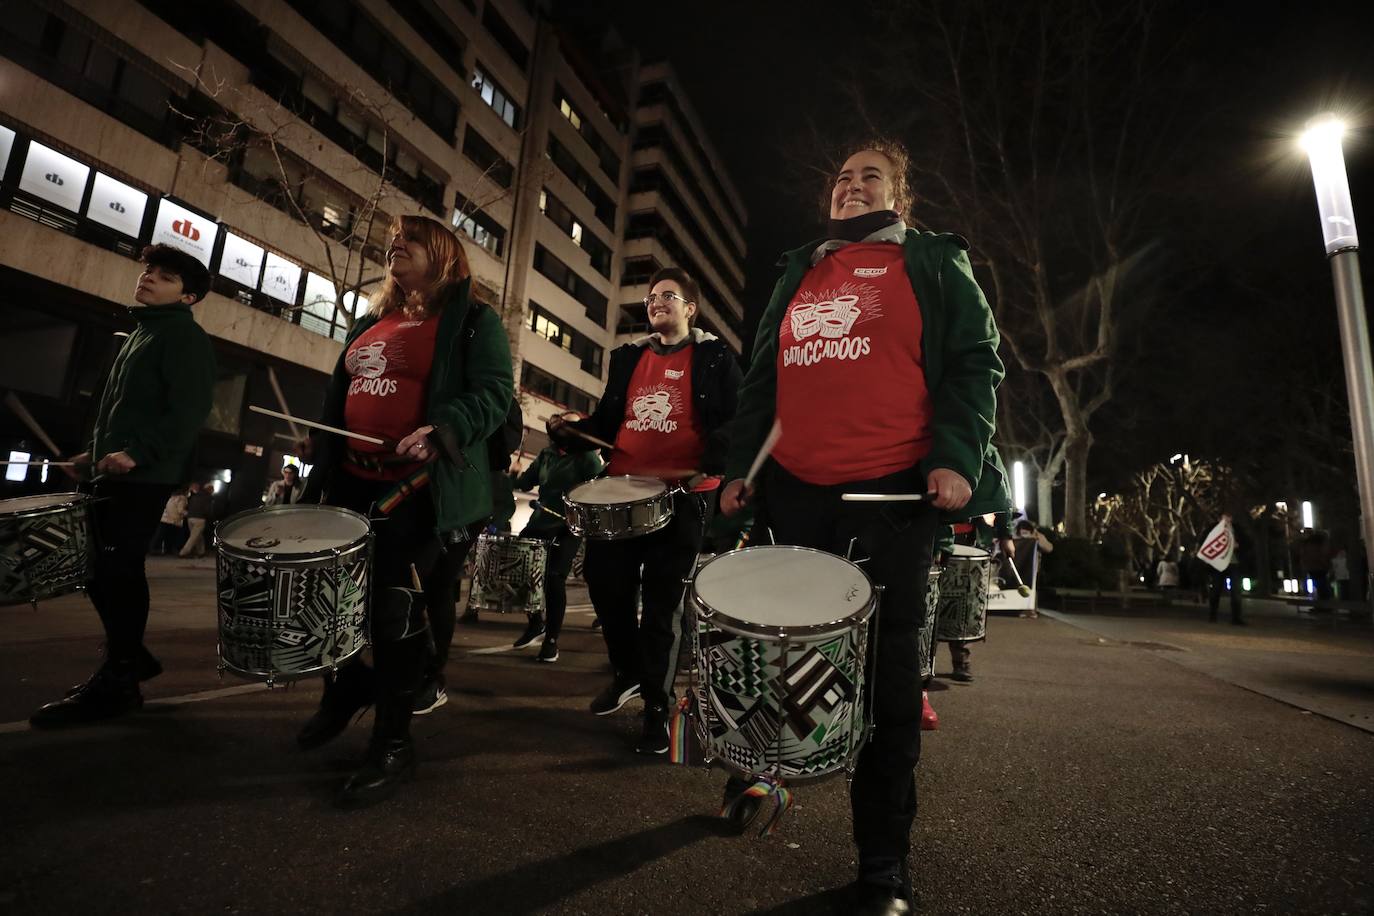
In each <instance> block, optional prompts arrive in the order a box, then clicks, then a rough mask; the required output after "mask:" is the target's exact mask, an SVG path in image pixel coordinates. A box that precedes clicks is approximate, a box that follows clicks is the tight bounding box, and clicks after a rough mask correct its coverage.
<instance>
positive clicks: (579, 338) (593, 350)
mask: <svg viewBox="0 0 1374 916" xmlns="http://www.w3.org/2000/svg"><path fill="white" fill-rule="evenodd" d="M527 326H528V327H529V329H530V330H531V331H533V332H534V333H535V334H537V335H539V336H540V337H542V338H544V339H545V340H547V341H548V342H549V343H551V344H553V345H554V346H555V347H559V348H561V349H563V350H566V351H567V352H569V353H571V354H572V355H573V356H576V357H577V358H578V360H579V361H580V362H581V364H582V371H583V372H587V373H589V374H591V375H595V376H598V377H600V375H601V360H602V356H603V354H604V353H605V351H604V350H603V349H602V348H601V347H599V346H597V345H596V344H595V343H593V342H592V340H591V338H589V337H587V336H586V335H583V334H579V333H578V332H577V331H575V330H573V329H572V328H570V327H568V326H567V325H566V324H564V322H562V321H560V320H559V319H558V318H556V317H555V316H554V315H553V314H552V313H550V312H549V311H548V310H547V309H545V308H544V307H543V306H541V305H539V303H537V302H535V301H534V300H532V299H531V300H530V318H529V321H528V322H527Z"/></svg>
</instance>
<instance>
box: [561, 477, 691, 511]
mask: <svg viewBox="0 0 1374 916" xmlns="http://www.w3.org/2000/svg"><path fill="white" fill-rule="evenodd" d="M667 490H668V485H667V484H665V483H664V482H663V481H661V480H659V479H658V478H657V477H602V478H601V479H599V480H589V481H587V482H586V483H580V484H578V485H577V486H575V487H573V488H572V489H571V490H570V491H568V502H570V503H581V504H583V505H588V506H606V505H611V504H614V503H633V502H639V501H640V500H644V499H652V498H653V497H655V496H659V495H661V494H663V493H665V492H667Z"/></svg>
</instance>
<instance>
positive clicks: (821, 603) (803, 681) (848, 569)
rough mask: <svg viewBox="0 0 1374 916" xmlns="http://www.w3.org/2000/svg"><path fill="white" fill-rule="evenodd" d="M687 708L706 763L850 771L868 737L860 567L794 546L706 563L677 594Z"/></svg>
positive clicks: (799, 774)
mask: <svg viewBox="0 0 1374 916" xmlns="http://www.w3.org/2000/svg"><path fill="white" fill-rule="evenodd" d="M687 606H688V607H689V608H691V610H692V612H693V614H694V615H695V617H696V625H695V626H693V627H692V628H691V633H692V639H693V644H692V655H693V661H694V670H693V678H692V699H693V702H694V705H695V708H696V712H695V718H696V722H697V733H698V737H699V738H700V739H701V742H702V746H703V747H704V748H705V749H706V754H707V757H708V758H709V759H718V760H720V761H722V762H723V763H724V764H725V765H727V766H728V767H729V768H731V769H733V770H735V771H737V772H738V773H740V774H742V775H745V776H751V777H761V776H765V777H769V778H772V779H782V778H786V779H788V780H789V781H791V782H797V781H804V780H807V779H814V778H819V777H822V776H826V775H828V774H830V773H833V772H835V771H836V770H839V769H841V768H844V769H852V767H853V763H854V760H855V758H856V757H857V756H858V752H859V749H860V747H861V746H862V745H863V742H864V739H865V738H866V737H867V726H868V716H867V708H866V706H865V703H864V679H865V674H866V670H865V660H866V658H867V651H868V630H869V626H868V625H869V621H870V620H871V619H872V617H873V612H874V609H875V607H876V606H877V597H876V592H875V591H874V589H873V586H872V584H871V583H870V582H869V580H868V577H867V576H866V575H865V574H864V572H863V570H861V569H860V568H859V567H858V566H855V565H854V564H853V563H850V562H849V561H848V560H845V559H843V558H842V557H837V556H834V555H833V554H828V553H824V552H822V551H819V550H811V549H808V548H801V547H785V546H782V547H778V546H763V547H748V548H745V549H743V550H733V551H730V552H728V553H722V554H719V555H717V556H715V557H714V558H712V559H710V560H708V561H706V563H705V564H704V565H703V566H702V567H701V568H700V569H699V570H698V571H697V573H696V576H695V577H694V578H693V579H692V582H691V585H690V586H689V587H688V590H687Z"/></svg>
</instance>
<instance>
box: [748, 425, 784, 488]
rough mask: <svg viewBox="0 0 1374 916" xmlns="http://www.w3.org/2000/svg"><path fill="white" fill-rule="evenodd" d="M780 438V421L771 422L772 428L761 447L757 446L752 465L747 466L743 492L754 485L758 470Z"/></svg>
mask: <svg viewBox="0 0 1374 916" xmlns="http://www.w3.org/2000/svg"><path fill="white" fill-rule="evenodd" d="M781 438H782V421H781V420H778V419H774V420H773V428H772V429H770V430H768V435H767V437H765V438H764V440H763V445H761V446H759V453H758V454H757V455H755V456H754V463H753V464H751V465H749V473H748V474H745V475H744V490H745V492H746V493H747V492H748V491H749V488H750V487H752V486H753V485H754V478H755V477H757V476H758V474H759V469H760V468H762V467H763V463H764V461H766V460H768V456H769V455H771V454H772V453H773V447H774V446H775V445H777V444H778V440H779V439H781Z"/></svg>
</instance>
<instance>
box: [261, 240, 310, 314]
mask: <svg viewBox="0 0 1374 916" xmlns="http://www.w3.org/2000/svg"><path fill="white" fill-rule="evenodd" d="M300 285H301V268H300V266H299V265H296V264H292V263H291V262H290V261H288V260H286V258H282V257H278V256H277V255H275V254H273V253H272V252H270V251H269V252H267V266H266V268H265V269H264V270H263V274H262V291H263V292H264V293H266V294H267V295H269V296H271V297H272V298H273V299H280V300H281V301H282V302H285V303H286V304H287V305H295V303H296V291H297V290H298V289H300Z"/></svg>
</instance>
